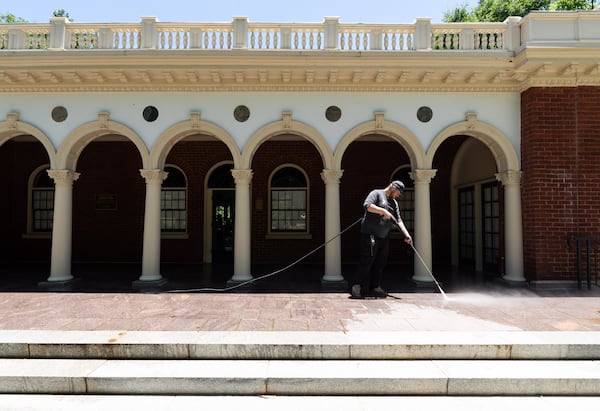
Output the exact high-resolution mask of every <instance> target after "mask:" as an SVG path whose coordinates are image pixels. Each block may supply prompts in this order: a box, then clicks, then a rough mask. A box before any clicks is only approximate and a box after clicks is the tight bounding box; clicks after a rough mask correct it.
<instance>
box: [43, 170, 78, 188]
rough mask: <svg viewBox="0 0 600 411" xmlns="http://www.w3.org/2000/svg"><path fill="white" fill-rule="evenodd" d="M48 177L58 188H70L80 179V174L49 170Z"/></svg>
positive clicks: (69, 171)
mask: <svg viewBox="0 0 600 411" xmlns="http://www.w3.org/2000/svg"><path fill="white" fill-rule="evenodd" d="M47 173H48V176H50V178H51V179H52V180H54V184H56V185H57V186H69V185H72V184H73V182H74V181H77V179H79V176H80V175H81V174H80V173H77V172H75V171H71V170H48V171H47Z"/></svg>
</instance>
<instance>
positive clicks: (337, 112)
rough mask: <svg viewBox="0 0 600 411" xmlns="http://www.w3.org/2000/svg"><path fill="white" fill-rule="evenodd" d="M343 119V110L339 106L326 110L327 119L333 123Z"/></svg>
mask: <svg viewBox="0 0 600 411" xmlns="http://www.w3.org/2000/svg"><path fill="white" fill-rule="evenodd" d="M341 117H342V110H341V109H340V108H339V107H338V106H329V107H327V110H325V118H327V120H329V121H331V122H335V121H338V120H339V119H340V118H341Z"/></svg>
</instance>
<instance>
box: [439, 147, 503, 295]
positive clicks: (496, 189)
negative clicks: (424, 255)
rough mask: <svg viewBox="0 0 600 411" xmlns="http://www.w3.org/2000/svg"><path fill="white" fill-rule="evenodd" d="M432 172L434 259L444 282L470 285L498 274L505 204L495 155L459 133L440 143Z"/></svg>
mask: <svg viewBox="0 0 600 411" xmlns="http://www.w3.org/2000/svg"><path fill="white" fill-rule="evenodd" d="M433 168H435V169H437V170H438V171H437V174H436V178H435V179H434V180H433V181H432V184H431V189H432V194H431V202H432V239H433V257H434V262H435V263H436V265H437V267H439V268H440V271H441V273H440V277H441V280H442V281H445V282H446V283H447V284H449V285H452V286H466V285H467V286H468V285H471V284H480V283H481V282H482V281H485V280H489V279H492V278H493V277H497V276H500V275H501V273H502V267H503V264H502V262H503V238H504V234H503V228H502V227H503V201H502V188H501V185H500V183H499V182H498V181H497V179H496V176H495V175H496V173H497V172H498V170H497V165H496V160H495V158H494V155H493V153H492V152H491V150H490V149H489V148H488V146H487V145H486V144H485V143H484V142H482V141H480V140H478V139H476V138H474V137H468V136H464V135H456V136H452V137H448V138H447V139H445V140H444V141H443V142H442V143H441V144H440V145H439V147H438V148H437V150H436V153H435V156H434V159H433ZM444 267H445V268H444Z"/></svg>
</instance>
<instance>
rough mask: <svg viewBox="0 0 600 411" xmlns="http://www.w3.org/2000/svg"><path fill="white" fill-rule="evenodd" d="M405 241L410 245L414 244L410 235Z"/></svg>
mask: <svg viewBox="0 0 600 411" xmlns="http://www.w3.org/2000/svg"><path fill="white" fill-rule="evenodd" d="M404 242H405V243H406V244H408V245H412V243H413V241H412V237H411V236H408V237H406V238H405V239H404Z"/></svg>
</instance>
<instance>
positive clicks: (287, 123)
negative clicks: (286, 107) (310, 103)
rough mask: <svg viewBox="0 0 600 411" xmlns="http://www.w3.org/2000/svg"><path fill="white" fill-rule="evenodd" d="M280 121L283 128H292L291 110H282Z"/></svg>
mask: <svg viewBox="0 0 600 411" xmlns="http://www.w3.org/2000/svg"><path fill="white" fill-rule="evenodd" d="M281 121H282V122H283V128H286V129H287V128H292V112H291V111H283V112H282V113H281Z"/></svg>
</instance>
